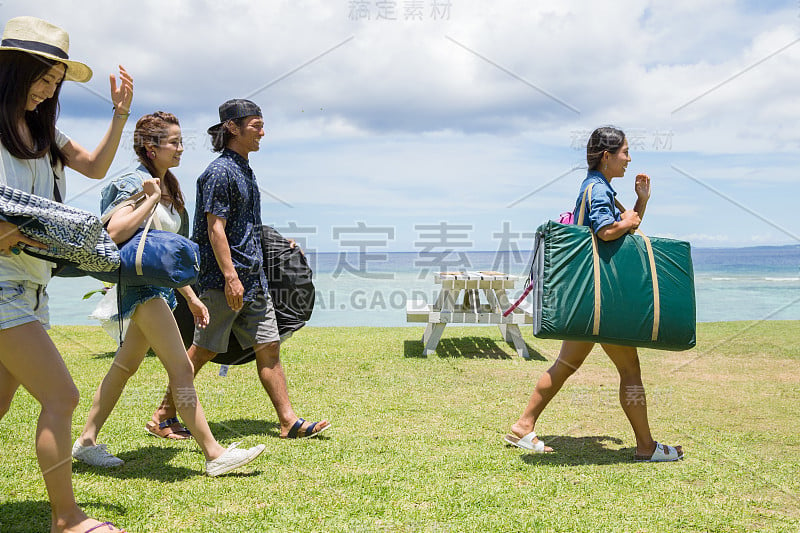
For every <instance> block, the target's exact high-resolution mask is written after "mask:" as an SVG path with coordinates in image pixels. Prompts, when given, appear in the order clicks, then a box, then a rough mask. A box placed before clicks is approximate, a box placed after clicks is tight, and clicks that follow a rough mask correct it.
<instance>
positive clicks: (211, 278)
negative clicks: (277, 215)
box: [192, 148, 267, 301]
mask: <svg viewBox="0 0 800 533" xmlns="http://www.w3.org/2000/svg"><path fill="white" fill-rule="evenodd" d="M207 213H211V214H212V215H215V216H218V217H219V218H223V219H225V236H226V237H227V238H228V245H229V246H230V250H231V259H232V260H233V266H234V267H235V268H236V273H237V274H238V275H239V280H240V281H241V282H242V285H243V286H244V300H245V301H253V299H254V298H255V295H256V294H257V293H258V292H260V291H261V292H266V290H267V278H266V276H265V275H264V269H263V268H262V267H263V262H264V255H263V253H262V251H261V194H260V193H259V191H258V184H257V183H256V176H255V174H254V173H253V169H251V168H250V165H249V164H248V162H247V159H245V158H244V157H242V156H241V155H239V154H237V153H236V152H234V151H233V150H229V149H227V148H225V149H224V150H223V152H222V154H220V156H219V157H218V158H217V159H215V160H214V161H212V162H211V163H210V164H209V165H208V168H206V170H205V172H203V173H202V174H201V175H200V177H199V178H197V205H196V207H195V214H194V234H193V236H192V240H194V241H195V242H196V243H197V244H198V245H200V276H199V277H198V280H197V284H198V287H199V289H200V293H201V294H202V293H203V292H205V291H207V290H209V289H224V288H225V278H224V276H223V275H222V271H221V270H220V268H219V264H217V258H216V257H215V256H214V250H213V249H212V248H211V241H210V240H209V238H208V220H207V219H206V214H207Z"/></svg>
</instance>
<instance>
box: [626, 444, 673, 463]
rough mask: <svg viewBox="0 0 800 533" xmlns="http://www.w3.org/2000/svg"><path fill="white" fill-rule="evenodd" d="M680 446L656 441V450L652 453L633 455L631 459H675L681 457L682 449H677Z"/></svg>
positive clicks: (650, 460)
mask: <svg viewBox="0 0 800 533" xmlns="http://www.w3.org/2000/svg"><path fill="white" fill-rule="evenodd" d="M678 448H680V446H678V447H675V446H667V445H666V444H661V443H659V442H656V451H654V452H653V455H651V456H649V457H648V456H646V455H634V456H633V460H634V461H636V462H639V463H664V462H671V461H677V460H678V459H683V450H682V449H681V450H680V451H679V450H678Z"/></svg>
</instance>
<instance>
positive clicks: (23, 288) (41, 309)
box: [0, 281, 274, 329]
mask: <svg viewBox="0 0 800 533" xmlns="http://www.w3.org/2000/svg"><path fill="white" fill-rule="evenodd" d="M273 314H274V313H273ZM37 320H38V321H39V322H41V323H42V326H43V327H44V329H50V313H49V312H48V309H47V291H46V290H45V287H44V285H38V284H36V283H32V282H30V281H0V329H10V328H13V327H15V326H21V325H22V324H27V323H28V322H35V321H37Z"/></svg>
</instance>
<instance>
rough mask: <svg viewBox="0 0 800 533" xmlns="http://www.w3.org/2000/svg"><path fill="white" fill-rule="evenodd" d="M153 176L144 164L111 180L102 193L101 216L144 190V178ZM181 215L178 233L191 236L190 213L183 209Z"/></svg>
mask: <svg viewBox="0 0 800 533" xmlns="http://www.w3.org/2000/svg"><path fill="white" fill-rule="evenodd" d="M152 178H153V176H152V175H151V174H150V172H149V171H148V170H147V169H146V168H145V166H144V165H139V167H138V168H137V169H136V170H134V171H133V172H129V173H127V174H123V175H121V176H118V177H116V178H114V179H113V180H111V182H109V183H108V184H107V185H106V186H105V187H103V190H102V192H101V193H100V211H101V213H102V214H101V215H100V217H101V218H102V217H104V216H105V215H106V214H108V213H109V212H110V211H111V210H112V209H114V208H115V207H116V206H118V205H119V204H121V203H122V202H124V201H125V200H127V199H128V198H130V197H131V196H133V195H135V194H136V193H140V192H142V184H143V183H144V180H149V179H152ZM180 215H181V227H180V229H179V230H178V235H181V236H182V237H186V238H188V237H189V214H188V213H187V211H186V209H184V210H183V212H182V213H181V214H180Z"/></svg>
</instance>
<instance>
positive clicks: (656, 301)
mask: <svg viewBox="0 0 800 533" xmlns="http://www.w3.org/2000/svg"><path fill="white" fill-rule="evenodd" d="M592 185H593V184H592V183H590V184H589V186H588V187H586V189H585V190H584V192H583V198H582V199H581V212H580V214H579V215H578V225H582V224H583V213H584V210H585V209H584V208H585V206H586V198H587V197H588V198H589V209H590V210H591V208H592ZM614 203H615V204H616V205H617V209H619V210H620V211H622V212H624V211H625V208H624V207H623V205H622V204H621V203H620V202H619V200H617V199H614ZM589 231H590V232H591V234H592V270H593V273H594V323H593V324H592V335H600V304H601V296H600V295H601V292H602V291H601V290H600V255H599V254H598V252H597V235H595V233H594V231H592V228H591V227H590V228H589ZM636 233H638V234H639V236H640V237H642V240H643V241H644V246H645V249H646V250H647V262H648V264H649V265H650V278H651V280H652V282H653V332H652V334H651V336H650V338H651V339H652V340H654V341H655V340H658V327H659V324H660V322H661V296H660V294H659V291H658V273H657V272H656V260H655V256H654V255H653V246H652V244H651V243H650V238H649V237H648V236H647V235H645V234H644V232H642V230H640V229H639V228H636Z"/></svg>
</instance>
